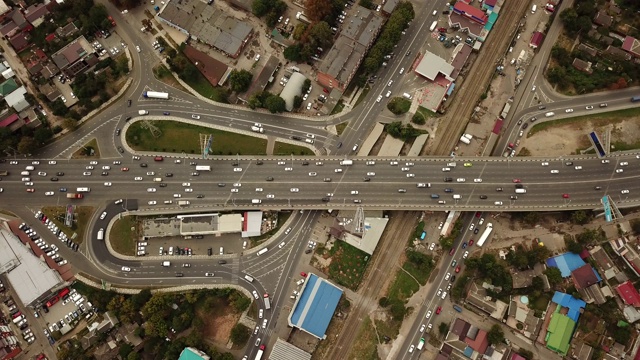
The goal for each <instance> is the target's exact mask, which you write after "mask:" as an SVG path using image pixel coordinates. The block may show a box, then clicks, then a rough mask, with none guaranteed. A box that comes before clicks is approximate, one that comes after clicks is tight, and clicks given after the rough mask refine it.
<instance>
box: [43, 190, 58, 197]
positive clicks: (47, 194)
mask: <svg viewBox="0 0 640 360" xmlns="http://www.w3.org/2000/svg"><path fill="white" fill-rule="evenodd" d="M44 194H45V195H46V196H53V195H54V194H55V193H54V192H53V191H47V192H46V193H44Z"/></svg>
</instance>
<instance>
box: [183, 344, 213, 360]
mask: <svg viewBox="0 0 640 360" xmlns="http://www.w3.org/2000/svg"><path fill="white" fill-rule="evenodd" d="M209 359H211V357H210V356H209V355H207V354H205V353H204V352H202V351H200V350H198V349H195V348H192V347H187V348H184V350H182V352H181V353H180V357H179V358H178V360H209Z"/></svg>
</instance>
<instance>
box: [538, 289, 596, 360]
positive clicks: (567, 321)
mask: <svg viewBox="0 0 640 360" xmlns="http://www.w3.org/2000/svg"><path fill="white" fill-rule="evenodd" d="M551 302H552V303H554V304H557V306H555V309H554V308H553V306H550V308H549V311H550V312H549V315H548V316H550V321H549V325H548V326H547V329H546V334H545V341H546V344H547V348H549V349H551V350H553V351H555V352H558V353H560V354H562V355H566V354H567V352H568V351H569V347H570V344H571V338H572V337H573V334H574V332H575V329H576V325H577V323H578V318H579V317H580V314H581V313H582V310H583V309H584V308H585V306H587V303H585V302H584V301H582V300H580V299H576V298H574V297H573V296H571V295H569V294H565V293H561V292H559V291H556V292H555V293H554V294H553V298H552V299H551ZM550 305H551V304H550Z"/></svg>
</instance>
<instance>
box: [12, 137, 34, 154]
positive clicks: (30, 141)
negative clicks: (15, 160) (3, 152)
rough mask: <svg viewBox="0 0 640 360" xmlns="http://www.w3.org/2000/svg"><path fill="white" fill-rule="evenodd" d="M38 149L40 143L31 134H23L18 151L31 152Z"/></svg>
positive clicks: (22, 152) (21, 152)
mask: <svg viewBox="0 0 640 360" xmlns="http://www.w3.org/2000/svg"><path fill="white" fill-rule="evenodd" d="M37 149H38V143H37V142H36V140H35V139H34V138H32V137H31V136H23V137H22V139H20V142H19V143H18V149H17V150H18V152H19V153H20V154H25V155H26V154H31V153H33V152H35V151H36V150H37Z"/></svg>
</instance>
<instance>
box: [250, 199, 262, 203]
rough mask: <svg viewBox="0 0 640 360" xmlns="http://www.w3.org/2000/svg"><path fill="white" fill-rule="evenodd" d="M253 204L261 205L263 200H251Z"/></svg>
mask: <svg viewBox="0 0 640 360" xmlns="http://www.w3.org/2000/svg"><path fill="white" fill-rule="evenodd" d="M251 203H252V204H260V203H262V200H260V199H253V200H251Z"/></svg>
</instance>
